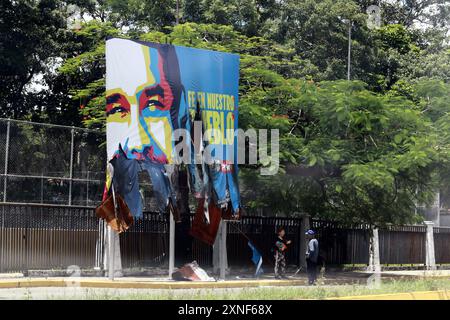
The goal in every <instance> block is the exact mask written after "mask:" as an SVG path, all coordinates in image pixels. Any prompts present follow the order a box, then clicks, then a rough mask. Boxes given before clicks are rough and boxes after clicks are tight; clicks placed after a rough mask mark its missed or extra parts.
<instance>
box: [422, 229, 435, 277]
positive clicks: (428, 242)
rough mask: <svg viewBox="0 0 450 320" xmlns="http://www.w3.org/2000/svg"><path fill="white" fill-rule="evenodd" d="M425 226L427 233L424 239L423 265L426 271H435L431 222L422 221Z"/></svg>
mask: <svg viewBox="0 0 450 320" xmlns="http://www.w3.org/2000/svg"><path fill="white" fill-rule="evenodd" d="M424 224H425V225H426V226H427V233H426V237H425V257H426V261H425V265H426V268H427V270H436V259H435V255H434V235H433V226H434V222H433V221H424Z"/></svg>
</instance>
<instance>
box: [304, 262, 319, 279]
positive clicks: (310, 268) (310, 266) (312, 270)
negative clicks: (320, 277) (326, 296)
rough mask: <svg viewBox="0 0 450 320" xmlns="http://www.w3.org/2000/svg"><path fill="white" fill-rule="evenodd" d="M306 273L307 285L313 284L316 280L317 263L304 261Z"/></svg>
mask: <svg viewBox="0 0 450 320" xmlns="http://www.w3.org/2000/svg"><path fill="white" fill-rule="evenodd" d="M306 272H307V273H308V283H309V284H314V282H316V279H317V262H314V261H311V260H310V259H306Z"/></svg>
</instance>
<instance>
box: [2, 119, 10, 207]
mask: <svg viewBox="0 0 450 320" xmlns="http://www.w3.org/2000/svg"><path fill="white" fill-rule="evenodd" d="M10 132H11V119H8V123H7V125H6V146H5V172H4V173H5V175H4V178H5V181H4V183H3V202H6V184H7V181H8V158H9V138H10V137H9V136H10Z"/></svg>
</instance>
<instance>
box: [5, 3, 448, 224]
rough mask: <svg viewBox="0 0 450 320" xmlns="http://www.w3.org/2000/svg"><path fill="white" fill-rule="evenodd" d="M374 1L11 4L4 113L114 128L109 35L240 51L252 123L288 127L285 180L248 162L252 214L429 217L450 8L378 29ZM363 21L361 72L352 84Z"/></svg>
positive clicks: (244, 103) (441, 129)
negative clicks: (108, 88) (70, 21)
mask: <svg viewBox="0 0 450 320" xmlns="http://www.w3.org/2000/svg"><path fill="white" fill-rule="evenodd" d="M69 4H76V5H77V6H78V8H79V10H80V12H81V14H83V16H84V17H87V19H86V21H83V20H82V21H81V27H80V28H79V29H68V28H67V27H66V21H67V18H68V15H69V13H68V11H67V9H68V5H69ZM371 4H372V2H371V1H365V0H359V1H356V0H338V1H332V0H319V1H318V0H295V1H294V0H284V1H276V0H230V1H228V0H227V1H223V0H181V1H180V13H179V17H180V21H181V22H182V23H181V24H179V25H175V15H176V11H175V8H176V1H175V0H158V1H153V0H152V1H150V0H144V1H139V0H126V1H123V0H106V1H99V0H68V1H54V0H18V1H11V0H7V1H2V2H1V5H0V32H1V36H2V38H1V40H2V43H1V45H0V63H1V65H2V69H1V70H0V102H1V103H2V108H1V109H0V112H1V113H0V114H1V116H3V117H5V116H12V117H15V118H27V119H33V120H38V121H47V122H57V123H61V124H69V125H84V126H86V127H89V128H98V129H101V130H104V127H105V115H104V86H105V79H104V74H105V61H104V41H105V38H106V37H108V36H121V37H126V38H136V39H141V40H145V41H153V42H160V43H172V44H176V45H184V46H189V47H196V48H204V49H212V50H219V51H225V52H233V53H238V54H239V55H240V58H241V69H240V86H239V94H240V106H239V107H240V110H239V125H240V127H241V128H243V129H250V128H255V129H259V128H264V129H278V130H279V133H280V161H281V170H280V173H279V174H278V175H276V176H260V175H259V174H258V173H259V171H258V170H257V169H259V168H260V167H261V166H265V165H267V163H265V162H260V163H258V164H257V165H254V166H246V167H243V168H242V170H241V177H242V180H241V181H243V190H242V196H243V199H244V204H245V205H246V206H247V208H248V209H249V211H253V210H255V211H256V210H257V209H258V208H261V207H263V208H265V210H266V211H270V212H269V213H270V214H289V215H293V214H297V215H301V214H304V213H309V214H312V215H317V216H321V217H329V218H333V219H339V220H342V221H358V222H359V221H365V222H369V223H375V224H385V223H392V222H394V223H401V222H411V221H416V220H417V216H415V215H414V208H415V206H416V204H417V203H427V201H429V200H430V198H431V195H432V192H433V191H434V190H436V189H437V188H440V189H441V190H444V191H445V190H447V189H448V187H447V185H448V183H447V181H448V180H449V179H450V169H449V168H450V147H449V146H450V125H449V123H450V115H449V114H450V110H449V106H450V101H449V99H450V98H449V97H450V88H449V79H450V54H449V52H450V51H449V47H448V36H447V34H448V30H449V28H448V25H449V24H448V21H449V17H450V14H449V12H450V11H449V10H448V4H447V3H445V2H442V1H440V0H430V1H407V2H403V1H382V2H381V3H380V5H381V8H382V19H383V26H382V27H381V28H380V29H374V30H370V29H368V28H367V26H366V18H367V16H366V14H365V10H366V8H367V6H368V5H371ZM433 5H434V6H435V9H436V10H434V11H430V10H429V9H430V8H432V6H433ZM418 21H422V22H424V23H425V25H428V26H430V27H429V28H422V29H417V28H415V27H414V25H415V23H417V22H418ZM350 23H352V25H351V29H350V30H351V47H352V52H351V78H352V79H355V81H343V80H342V79H345V78H346V72H347V54H348V51H347V50H348V49H347V48H348V38H347V37H348V31H349V26H350ZM36 82H37V84H38V86H37V85H36ZM36 87H38V89H36ZM37 156H39V154H37ZM445 192H447V193H449V194H450V190H447V191H445Z"/></svg>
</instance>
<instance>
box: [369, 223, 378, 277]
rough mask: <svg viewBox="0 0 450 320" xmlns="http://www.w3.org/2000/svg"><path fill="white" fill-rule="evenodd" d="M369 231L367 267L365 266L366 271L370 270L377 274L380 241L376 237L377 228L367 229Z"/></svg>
mask: <svg viewBox="0 0 450 320" xmlns="http://www.w3.org/2000/svg"><path fill="white" fill-rule="evenodd" d="M369 233H370V244H369V267H368V268H367V271H372V272H375V273H377V274H378V273H380V272H381V264H380V241H379V237H378V228H371V229H369Z"/></svg>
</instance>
